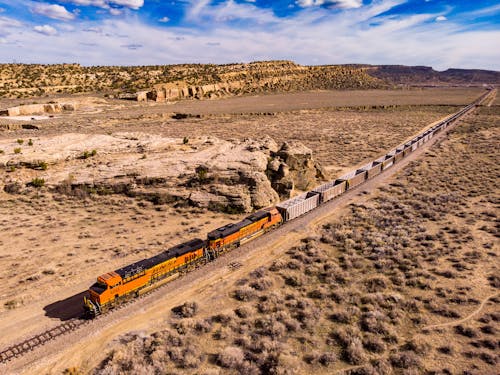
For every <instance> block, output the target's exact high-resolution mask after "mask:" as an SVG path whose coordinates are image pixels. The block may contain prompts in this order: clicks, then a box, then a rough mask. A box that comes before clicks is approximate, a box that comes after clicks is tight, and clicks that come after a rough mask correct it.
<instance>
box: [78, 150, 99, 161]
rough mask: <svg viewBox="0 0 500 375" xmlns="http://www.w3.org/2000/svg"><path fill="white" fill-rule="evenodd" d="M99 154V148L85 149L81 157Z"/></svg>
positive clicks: (85, 157) (86, 157)
mask: <svg viewBox="0 0 500 375" xmlns="http://www.w3.org/2000/svg"><path fill="white" fill-rule="evenodd" d="M96 155H97V150H92V151H87V150H85V151H84V152H83V154H82V156H81V157H80V159H88V158H90V157H93V156H96Z"/></svg>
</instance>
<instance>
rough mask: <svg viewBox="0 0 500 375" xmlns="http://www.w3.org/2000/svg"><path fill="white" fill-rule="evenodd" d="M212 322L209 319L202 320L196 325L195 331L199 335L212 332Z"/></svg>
mask: <svg viewBox="0 0 500 375" xmlns="http://www.w3.org/2000/svg"><path fill="white" fill-rule="evenodd" d="M212 327H213V325H212V321H211V320H209V319H204V320H200V321H198V322H196V323H195V325H194V329H195V331H196V332H199V333H209V332H210V331H211V330H212Z"/></svg>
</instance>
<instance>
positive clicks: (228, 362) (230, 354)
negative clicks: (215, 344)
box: [217, 346, 245, 369]
mask: <svg viewBox="0 0 500 375" xmlns="http://www.w3.org/2000/svg"><path fill="white" fill-rule="evenodd" d="M244 360H245V354H244V353H243V350H241V348H238V347H236V346H227V347H226V348H224V350H223V351H222V352H221V353H219V354H218V355H217V364H218V365H219V366H222V367H225V368H229V369H238V368H239V367H240V366H241V365H242V364H243V361H244Z"/></svg>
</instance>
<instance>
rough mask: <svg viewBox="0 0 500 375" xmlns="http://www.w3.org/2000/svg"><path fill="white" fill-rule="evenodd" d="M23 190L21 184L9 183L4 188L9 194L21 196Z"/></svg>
mask: <svg viewBox="0 0 500 375" xmlns="http://www.w3.org/2000/svg"><path fill="white" fill-rule="evenodd" d="M21 189H22V185H21V184H20V183H19V182H12V183H8V184H5V186H4V187H3V190H4V191H5V192H6V193H9V194H19V193H20V192H21Z"/></svg>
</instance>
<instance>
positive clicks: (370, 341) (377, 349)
mask: <svg viewBox="0 0 500 375" xmlns="http://www.w3.org/2000/svg"><path fill="white" fill-rule="evenodd" d="M363 347H364V348H365V349H366V350H369V351H370V352H373V353H383V352H385V349H386V345H385V343H384V341H382V339H381V338H380V337H378V336H371V335H370V336H365V337H364V338H363Z"/></svg>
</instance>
